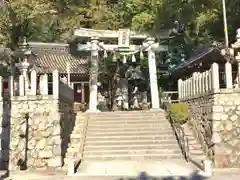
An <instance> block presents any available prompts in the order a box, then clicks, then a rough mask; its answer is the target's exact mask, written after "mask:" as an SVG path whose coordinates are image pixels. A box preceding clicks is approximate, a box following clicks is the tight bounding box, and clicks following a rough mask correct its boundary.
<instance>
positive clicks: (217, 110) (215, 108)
mask: <svg viewBox="0 0 240 180" xmlns="http://www.w3.org/2000/svg"><path fill="white" fill-rule="evenodd" d="M213 112H220V113H221V112H223V107H222V106H213Z"/></svg>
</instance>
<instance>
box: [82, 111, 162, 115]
mask: <svg viewBox="0 0 240 180" xmlns="http://www.w3.org/2000/svg"><path fill="white" fill-rule="evenodd" d="M164 113H165V111H164V110H159V111H148V110H144V111H108V112H97V113H94V112H90V113H86V115H87V116H94V115H95V116H104V115H127V114H131V115H132V114H134V115H135V116H136V115H139V114H143V115H145V114H152V115H158V114H164Z"/></svg>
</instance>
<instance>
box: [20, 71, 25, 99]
mask: <svg viewBox="0 0 240 180" xmlns="http://www.w3.org/2000/svg"><path fill="white" fill-rule="evenodd" d="M25 87H26V86H25V78H24V76H23V75H20V76H19V96H24V95H25V92H26V91H25Z"/></svg>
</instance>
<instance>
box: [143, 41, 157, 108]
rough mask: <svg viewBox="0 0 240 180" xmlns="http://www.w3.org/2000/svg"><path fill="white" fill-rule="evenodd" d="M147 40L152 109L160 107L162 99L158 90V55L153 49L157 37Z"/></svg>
mask: <svg viewBox="0 0 240 180" xmlns="http://www.w3.org/2000/svg"><path fill="white" fill-rule="evenodd" d="M146 42H147V44H148V45H149V47H148V49H147V51H148V67H149V77H150V88H151V103H152V109H159V108H160V101H159V92H158V81H157V68H156V57H155V52H154V49H153V44H155V39H154V38H147V39H146Z"/></svg>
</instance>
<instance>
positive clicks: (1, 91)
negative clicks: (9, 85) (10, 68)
mask: <svg viewBox="0 0 240 180" xmlns="http://www.w3.org/2000/svg"><path fill="white" fill-rule="evenodd" d="M2 94H3V78H2V76H0V101H1V100H2V98H3V97H2Z"/></svg>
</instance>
